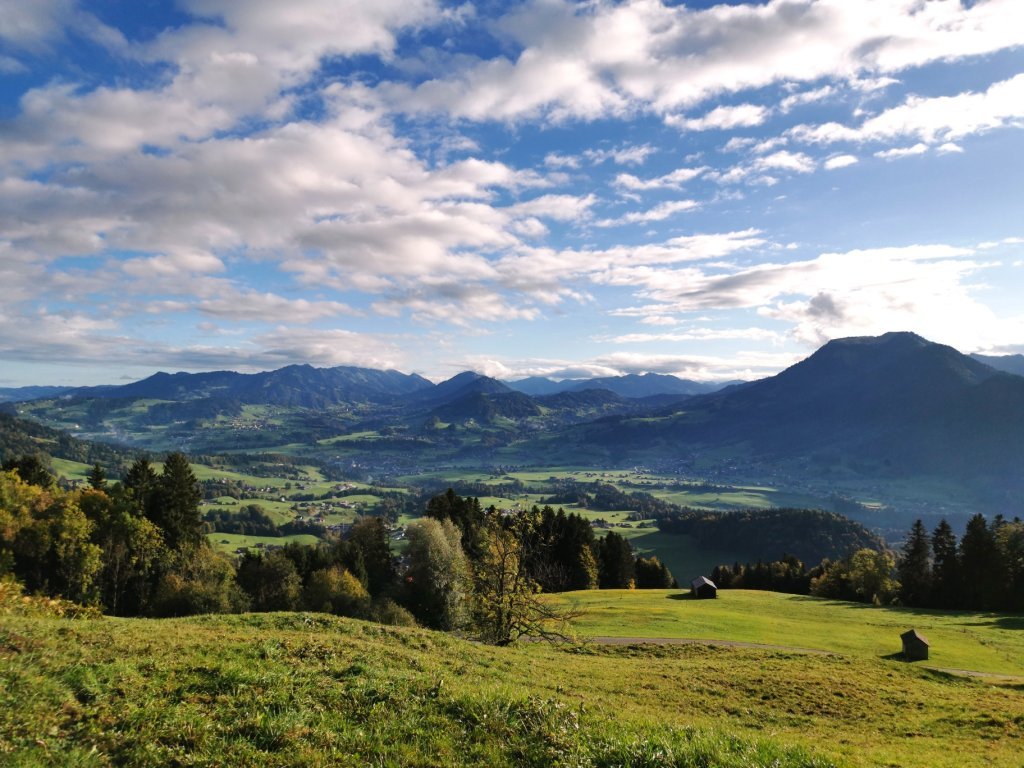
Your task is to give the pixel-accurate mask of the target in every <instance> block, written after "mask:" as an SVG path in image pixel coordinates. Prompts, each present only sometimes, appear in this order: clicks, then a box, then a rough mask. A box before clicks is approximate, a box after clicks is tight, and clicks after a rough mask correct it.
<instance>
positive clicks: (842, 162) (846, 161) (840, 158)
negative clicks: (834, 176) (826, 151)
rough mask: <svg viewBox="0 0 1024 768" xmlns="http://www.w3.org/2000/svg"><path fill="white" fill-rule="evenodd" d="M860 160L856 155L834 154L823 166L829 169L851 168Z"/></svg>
mask: <svg viewBox="0 0 1024 768" xmlns="http://www.w3.org/2000/svg"><path fill="white" fill-rule="evenodd" d="M858 162H859V161H858V160H857V156H856V155H833V156H832V157H830V158H828V159H827V160H826V161H825V162H824V163H823V167H824V168H825V170H827V171H834V170H836V169H837V168H849V167H850V166H851V165H856V164H857V163H858Z"/></svg>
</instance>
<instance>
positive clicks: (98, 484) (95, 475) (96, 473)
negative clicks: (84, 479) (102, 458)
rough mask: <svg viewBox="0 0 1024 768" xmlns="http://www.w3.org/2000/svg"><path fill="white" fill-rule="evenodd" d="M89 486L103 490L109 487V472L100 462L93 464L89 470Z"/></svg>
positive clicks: (96, 489) (95, 489)
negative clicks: (105, 470) (104, 469)
mask: <svg viewBox="0 0 1024 768" xmlns="http://www.w3.org/2000/svg"><path fill="white" fill-rule="evenodd" d="M89 487H90V488H92V489H93V490H94V491H102V490H105V489H106V487H107V473H106V472H104V471H103V467H101V466H100V465H99V463H96V464H93V465H92V469H91V470H89Z"/></svg>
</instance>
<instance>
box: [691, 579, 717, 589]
mask: <svg viewBox="0 0 1024 768" xmlns="http://www.w3.org/2000/svg"><path fill="white" fill-rule="evenodd" d="M703 586H709V587H712V588H713V589H718V587H717V586H716V585H715V582H713V581H712V580H711V579H709V578H707V577H706V576H698V577H697V578H696V579H694V580H693V581H691V582H690V589H700V588H701V587H703Z"/></svg>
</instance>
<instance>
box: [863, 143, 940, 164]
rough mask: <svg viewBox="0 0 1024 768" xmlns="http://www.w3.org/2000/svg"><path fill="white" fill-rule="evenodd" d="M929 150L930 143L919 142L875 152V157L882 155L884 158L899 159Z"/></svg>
mask: <svg viewBox="0 0 1024 768" xmlns="http://www.w3.org/2000/svg"><path fill="white" fill-rule="evenodd" d="M927 151H928V145H927V144H924V143H922V142H918V143H917V144H915V145H914V146H912V147H893V148H892V149H884V150H882V151H880V152H875V157H880V158H882V159H883V160H898V159H899V158H901V157H911V156H913V155H923V154H924V153H925V152H927Z"/></svg>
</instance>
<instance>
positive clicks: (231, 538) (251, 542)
mask: <svg viewBox="0 0 1024 768" xmlns="http://www.w3.org/2000/svg"><path fill="white" fill-rule="evenodd" d="M206 538H207V539H209V541H210V544H211V545H212V546H213V548H214V549H216V550H217V551H219V552H226V553H227V554H234V552H235V550H237V549H239V548H241V547H246V548H247V549H256V548H257V546H258V545H263V546H269V545H277V546H282V545H284V544H287V543H289V542H292V541H294V542H298V543H299V544H316V543H317V542H318V541H320V539H319V538H317V537H316V536H314V535H313V534H311V533H297V534H294V535H292V536H247V535H244V534H241V533H208V534H206Z"/></svg>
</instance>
